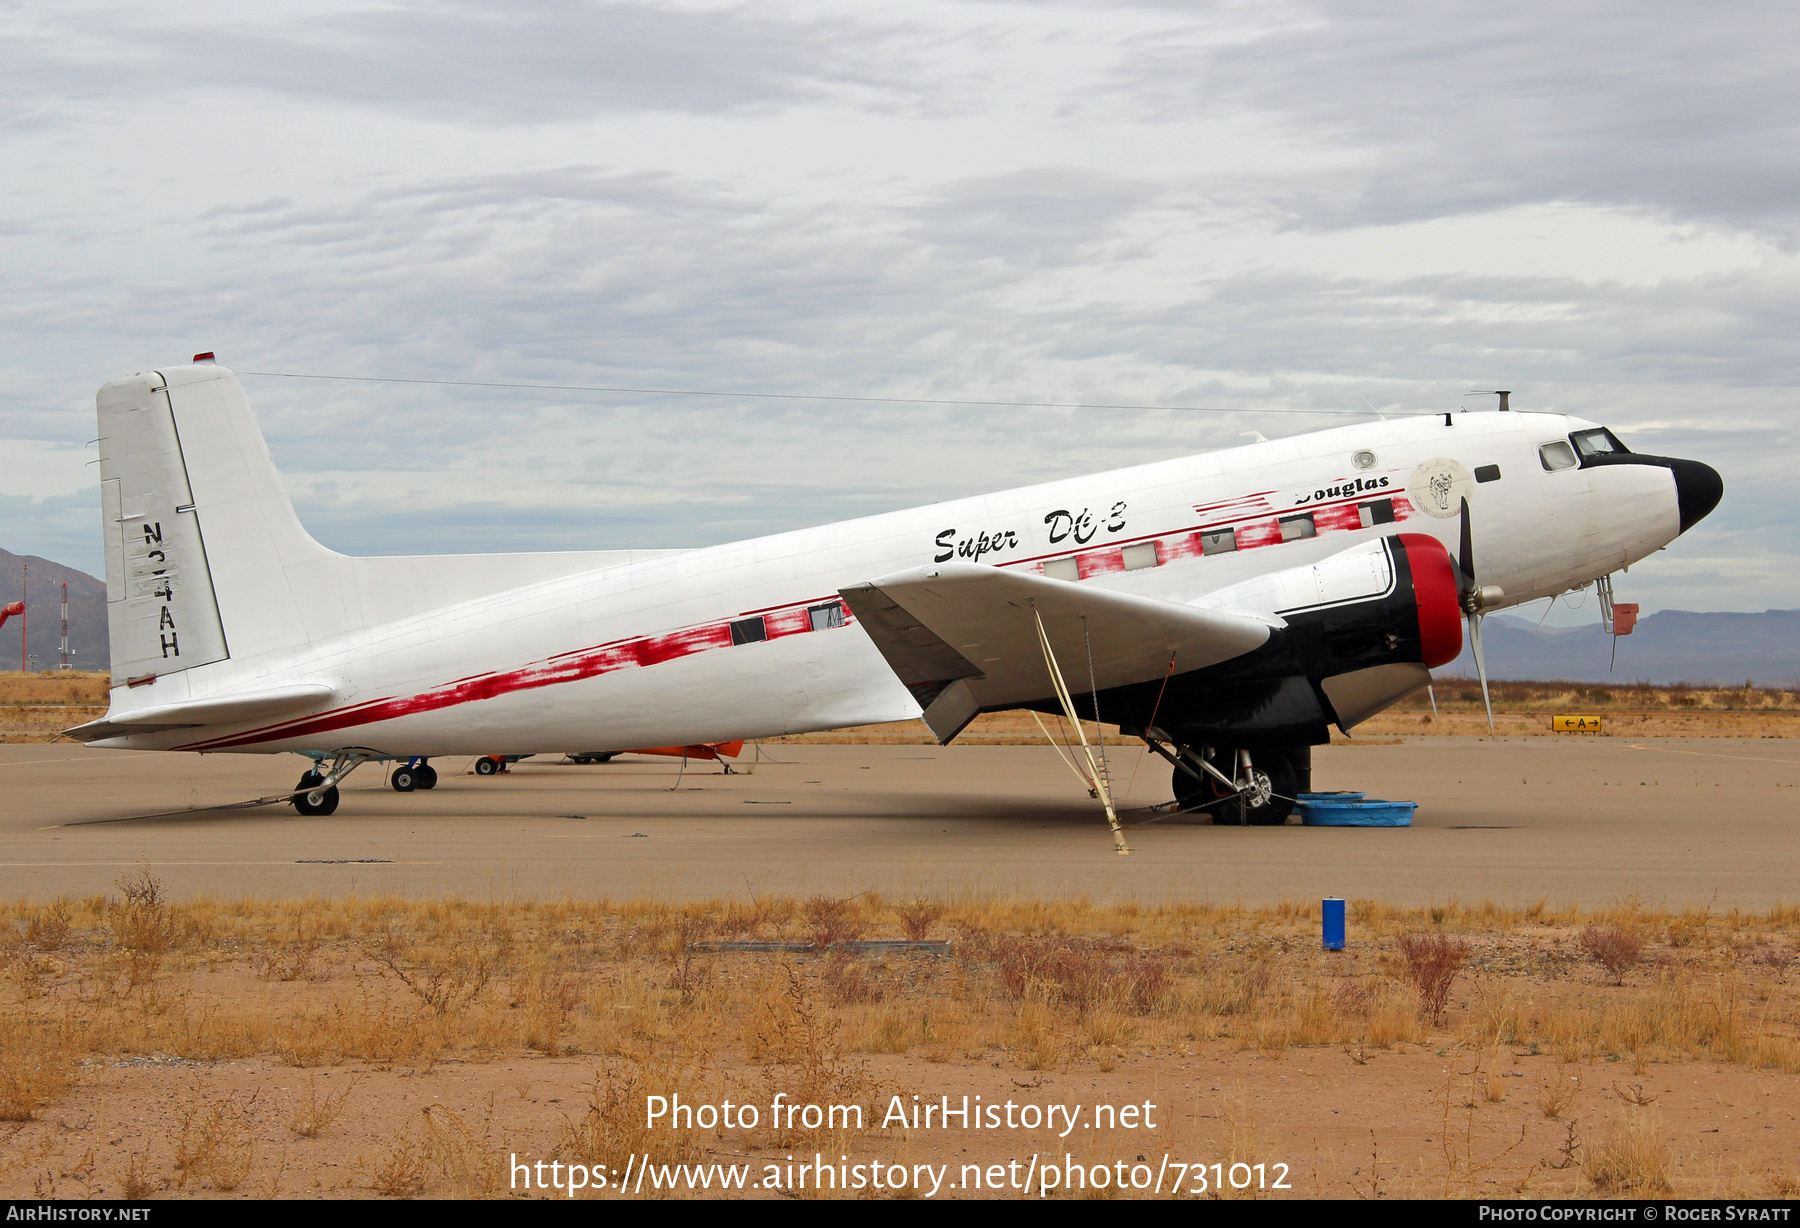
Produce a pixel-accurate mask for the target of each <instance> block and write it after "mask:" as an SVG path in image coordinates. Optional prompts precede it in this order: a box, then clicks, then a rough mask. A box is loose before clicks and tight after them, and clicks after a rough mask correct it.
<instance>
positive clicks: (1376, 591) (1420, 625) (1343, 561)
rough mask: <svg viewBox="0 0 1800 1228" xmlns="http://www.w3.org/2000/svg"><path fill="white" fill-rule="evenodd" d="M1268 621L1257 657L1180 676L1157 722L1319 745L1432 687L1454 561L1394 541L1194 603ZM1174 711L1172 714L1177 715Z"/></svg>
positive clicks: (1401, 537) (1448, 622) (1200, 732)
mask: <svg viewBox="0 0 1800 1228" xmlns="http://www.w3.org/2000/svg"><path fill="white" fill-rule="evenodd" d="M1194 604H1195V605H1197V606H1200V607H1203V608H1206V609H1225V610H1238V611H1243V612H1246V613H1256V614H1260V615H1265V616H1267V615H1273V616H1275V617H1277V618H1279V619H1280V620H1281V622H1282V623H1283V624H1284V625H1283V626H1282V628H1281V629H1280V630H1279V631H1278V632H1277V633H1276V634H1275V635H1273V636H1271V637H1270V640H1269V643H1268V644H1267V645H1265V646H1264V647H1263V648H1262V649H1259V650H1258V651H1256V652H1254V653H1250V654H1248V655H1247V656H1245V657H1241V658H1238V659H1237V660H1234V661H1229V662H1225V663H1223V664H1221V665H1218V666H1214V667H1212V668H1210V669H1206V670H1199V671H1196V672H1195V673H1193V674H1189V675H1185V676H1183V678H1182V679H1180V680H1179V681H1180V683H1181V685H1180V686H1178V687H1175V688H1172V693H1171V694H1169V695H1168V696H1167V701H1172V702H1169V703H1168V706H1166V707H1165V708H1164V709H1163V715H1161V716H1159V717H1158V718H1157V722H1156V723H1157V724H1159V725H1162V726H1164V727H1169V726H1170V725H1171V724H1172V723H1179V724H1180V726H1181V728H1182V730H1183V731H1184V740H1190V741H1194V742H1206V743H1208V744H1213V743H1224V744H1228V745H1246V746H1248V745H1256V744H1259V743H1261V744H1269V745H1280V744H1293V743H1300V742H1313V743H1317V742H1323V741H1325V740H1326V737H1327V726H1328V725H1332V724H1335V725H1337V726H1338V727H1340V728H1342V729H1349V728H1351V727H1352V726H1354V725H1357V724H1360V723H1361V722H1362V721H1365V720H1367V719H1368V718H1369V717H1371V716H1373V715H1374V714H1375V713H1377V712H1380V711H1381V710H1382V709H1384V708H1387V707H1389V706H1391V705H1392V704H1394V703H1396V702H1398V701H1399V700H1401V699H1404V698H1405V697H1406V696H1408V695H1411V694H1413V693H1415V692H1417V691H1419V690H1421V689H1422V688H1424V687H1425V686H1427V685H1428V684H1429V683H1430V682H1431V670H1432V668H1433V667H1435V666H1440V665H1447V664H1449V663H1450V662H1451V661H1454V660H1455V659H1456V656H1457V654H1458V653H1460V652H1461V651H1462V607H1461V602H1460V599H1459V591H1458V583H1457V570H1456V564H1455V562H1454V561H1453V560H1452V559H1451V557H1450V553H1449V551H1447V550H1446V549H1444V546H1443V543H1441V542H1439V541H1438V540H1437V539H1436V538H1435V537H1430V536H1428V535H1426V534H1422V533H1398V534H1393V535H1390V536H1388V537H1384V538H1381V539H1379V540H1377V541H1372V542H1365V543H1363V544H1361V545H1358V546H1352V547H1351V548H1350V549H1348V550H1345V551H1342V552H1340V553H1338V554H1334V555H1332V556H1331V557H1330V558H1326V559H1322V560H1320V561H1319V562H1317V563H1313V564H1310V565H1308V566H1305V567H1291V568H1288V569H1286V570H1284V571H1278V572H1271V573H1269V574H1267V575H1262V576H1257V577H1255V578H1254V579H1251V580H1246V581H1244V582H1243V583H1242V584H1235V585H1232V586H1231V587H1230V588H1226V589H1221V590H1220V591H1218V592H1216V593H1211V594H1208V595H1207V596H1206V597H1205V598H1203V599H1202V600H1200V601H1197V602H1195V603H1194ZM1176 714H1179V715H1176Z"/></svg>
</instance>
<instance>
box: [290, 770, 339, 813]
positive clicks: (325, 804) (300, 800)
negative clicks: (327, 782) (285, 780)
mask: <svg viewBox="0 0 1800 1228" xmlns="http://www.w3.org/2000/svg"><path fill="white" fill-rule="evenodd" d="M324 779H325V778H324V777H323V776H321V775H319V773H317V772H308V773H307V774H306V775H304V776H302V777H301V778H300V783H299V784H297V785H295V786H294V788H295V790H296V792H295V794H294V797H293V799H292V800H293V803H294V809H295V810H297V811H299V812H300V813H301V814H304V815H307V816H313V815H328V814H331V813H332V812H333V811H335V810H336V809H337V808H338V791H337V786H336V785H332V786H331V788H329V789H327V790H325V794H324V796H323V797H321V798H320V799H319V804H318V805H316V806H315V805H313V804H312V802H310V801H308V800H307V797H306V794H305V793H301V792H298V790H301V789H305V790H308V791H310V790H313V789H316V788H318V786H319V782H320V781H322V780H324Z"/></svg>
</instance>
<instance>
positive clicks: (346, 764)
mask: <svg viewBox="0 0 1800 1228" xmlns="http://www.w3.org/2000/svg"><path fill="white" fill-rule="evenodd" d="M202 357H203V358H204V359H206V361H197V362H196V363H195V364H194V365H192V366H180V367H171V368H167V369H164V370H158V371H148V372H143V373H140V374H137V375H133V376H129V377H127V378H124V379H120V380H115V381H113V382H111V383H109V384H107V385H106V386H105V387H103V388H102V389H101V390H100V393H99V428H100V429H99V433H100V436H101V444H100V447H101V461H100V470H101V474H100V476H101V491H102V504H103V508H104V512H103V529H104V532H105V534H106V582H107V597H108V602H109V605H108V609H109V614H110V633H111V639H112V662H113V666H112V668H113V675H114V677H113V689H112V695H111V706H110V709H109V710H108V712H107V715H106V716H105V718H104V719H102V720H98V721H95V722H93V723H91V724H87V725H83V726H81V727H79V728H77V729H74V730H72V731H71V733H72V734H73V735H74V736H75V737H77V738H80V739H81V740H83V741H85V742H88V743H90V744H92V745H95V746H103V747H121V748H130V749H134V750H171V751H199V752H233V753H250V754H270V753H277V752H286V751H292V752H297V753H300V754H302V755H307V756H309V757H311V758H312V759H313V761H314V767H313V768H312V769H311V770H309V771H308V772H307V773H306V774H305V775H304V776H302V778H301V779H300V782H299V783H298V784H297V785H296V786H295V793H294V796H293V803H294V805H295V806H296V807H297V808H298V809H299V810H300V811H301V812H302V813H308V814H329V813H331V812H332V810H333V809H334V808H335V807H336V806H337V803H338V793H337V788H336V786H337V785H338V783H339V782H340V781H342V780H343V779H344V777H345V776H346V775H347V774H348V773H349V772H350V771H352V770H354V769H355V768H356V767H357V766H358V765H359V764H362V763H366V762H369V761H371V760H389V759H404V760H418V761H423V760H424V759H427V758H429V757H431V756H439V755H451V754H458V755H463V754H467V755H489V754H495V753H518V754H525V753H530V752H534V751H541V750H544V749H546V748H557V747H581V748H583V750H584V751H589V752H605V751H611V750H621V751H622V750H627V749H629V748H633V747H646V746H651V747H657V746H674V747H682V746H694V745H700V744H708V743H710V744H718V743H724V742H729V741H737V740H741V739H753V738H762V737H770V736H775V735H779V734H790V733H804V732H809V731H814V730H826V729H834V728H839V727H843V726H849V725H864V724H871V723H874V722H880V721H895V720H902V719H908V718H922V719H923V720H924V722H925V724H926V725H927V726H928V727H929V728H930V729H931V731H932V733H933V734H935V735H936V737H937V738H938V740H939V741H940V742H943V743H949V742H951V741H952V740H953V739H954V738H955V737H956V736H957V734H958V733H959V732H960V731H961V730H962V729H963V728H964V727H965V726H966V725H967V724H968V723H969V721H971V720H972V719H973V718H974V717H975V716H976V715H977V714H978V713H981V712H987V711H995V710H1001V709H1016V708H1029V709H1033V710H1036V711H1040V712H1049V713H1061V714H1063V715H1065V716H1074V715H1079V716H1080V717H1083V718H1089V719H1093V718H1096V717H1097V718H1098V719H1099V720H1100V721H1103V722H1105V723H1107V724H1110V725H1117V726H1118V727H1119V728H1120V729H1121V730H1123V731H1124V732H1126V733H1127V734H1130V735H1134V736H1138V737H1141V738H1143V739H1144V741H1145V742H1146V743H1147V744H1148V745H1149V746H1150V747H1151V748H1152V749H1154V750H1156V751H1157V752H1158V753H1159V754H1161V755H1163V756H1164V757H1166V758H1167V759H1169V760H1170V762H1171V763H1172V764H1173V765H1174V768H1173V771H1174V781H1175V792H1176V795H1177V797H1178V798H1179V799H1180V800H1181V801H1182V802H1183V804H1184V805H1186V806H1188V807H1190V808H1207V809H1210V810H1212V811H1213V812H1214V814H1215V815H1216V816H1219V817H1221V818H1231V819H1236V820H1238V821H1249V822H1279V821H1281V819H1282V818H1284V817H1285V816H1286V814H1287V812H1288V810H1289V808H1290V807H1291V804H1292V803H1291V800H1289V799H1291V798H1292V797H1293V796H1294V794H1295V793H1296V792H1298V791H1300V789H1301V788H1303V787H1304V786H1305V784H1306V778H1307V776H1308V775H1309V771H1310V769H1309V765H1310V747H1312V746H1314V745H1318V744H1321V743H1323V742H1325V741H1327V739H1328V732H1329V729H1330V728H1331V727H1332V726H1334V725H1335V726H1338V727H1340V728H1343V729H1346V730H1348V729H1350V728H1352V727H1354V726H1355V725H1357V724H1358V723H1360V722H1362V721H1364V720H1366V719H1368V718H1369V717H1370V716H1372V715H1374V714H1375V713H1377V712H1379V711H1381V710H1382V709H1384V708H1386V707H1388V706H1390V705H1392V704H1394V703H1395V702H1397V701H1399V700H1400V699H1402V698H1404V697H1406V696H1408V695H1410V694H1413V693H1414V692H1416V691H1418V690H1419V689H1421V688H1422V687H1424V686H1425V685H1426V684H1427V683H1428V682H1429V681H1430V678H1431V674H1430V670H1431V668H1432V667H1434V666H1438V665H1442V664H1445V663H1447V662H1449V661H1451V660H1452V659H1454V658H1455V657H1456V655H1457V653H1458V652H1459V651H1460V649H1461V646H1462V634H1463V625H1464V620H1465V619H1466V620H1467V622H1468V626H1469V628H1470V631H1471V633H1472V634H1475V635H1477V636H1478V634H1479V628H1480V619H1481V617H1482V615H1483V614H1485V613H1487V612H1489V611H1492V610H1495V609H1502V608H1505V607H1508V606H1512V605H1517V604H1519V603H1521V602H1527V601H1533V600H1537V599H1539V598H1543V597H1549V596H1552V595H1554V594H1558V593H1562V592H1566V591H1568V590H1570V589H1571V588H1574V587H1578V586H1582V585H1584V584H1586V583H1588V582H1590V581H1593V580H1596V579H1599V578H1603V577H1609V576H1610V575H1611V574H1612V573H1614V572H1616V571H1619V570H1620V569H1621V568H1625V567H1627V566H1629V565H1630V564H1631V563H1633V562H1635V561H1637V560H1639V559H1642V558H1644V557H1645V556H1647V555H1649V554H1651V553H1652V552H1654V551H1656V550H1659V549H1661V548H1663V547H1664V546H1665V545H1667V544H1668V543H1670V542H1671V541H1673V540H1674V539H1675V538H1676V537H1677V536H1679V535H1680V534H1681V533H1683V532H1684V531H1686V530H1687V529H1688V528H1690V527H1691V526H1692V525H1693V524H1694V523H1695V522H1696V521H1698V520H1699V519H1700V518H1701V517H1703V516H1705V515H1706V514H1707V513H1708V512H1710V511H1711V510H1712V509H1713V507H1714V506H1715V505H1716V504H1717V503H1718V501H1719V498H1720V496H1721V493H1722V490H1723V486H1722V483H1721V481H1720V478H1719V475H1718V474H1717V473H1715V472H1714V471H1713V470H1712V469H1711V468H1709V467H1708V466H1706V465H1704V464H1701V463H1700V462H1697V461H1691V460H1678V459H1671V458H1665V457H1656V456H1645V455H1640V454H1638V453H1634V452H1631V451H1630V450H1629V449H1627V448H1626V446H1625V445H1624V443H1623V442H1621V441H1620V440H1619V439H1618V438H1617V437H1616V436H1614V435H1613V434H1612V432H1610V431H1609V430H1607V429H1606V428H1605V427H1604V426H1602V425H1600V424H1598V423H1594V422H1588V421H1583V420H1581V419H1578V418H1572V417H1568V416H1566V415H1562V414H1542V413H1522V412H1512V411H1510V410H1508V411H1506V412H1492V413H1454V414H1449V413H1446V414H1436V415H1431V416H1421V417H1411V418H1404V419H1399V420H1392V421H1380V422H1371V423H1367V424H1363V425H1357V426H1348V427H1340V428H1336V429H1332V430H1324V431H1318V432H1315V433H1311V434H1306V435H1300V436H1296V437H1293V438H1289V439H1282V440H1276V441H1272V442H1258V443H1254V444H1251V445H1249V446H1245V447H1237V448H1230V449H1227V450H1223V451H1218V452H1210V453H1206V454H1203V455H1199V456H1191V457H1184V458H1181V459H1177V460H1167V461H1160V462H1156V463H1153V464H1147V465H1141V466H1137V467H1135V468H1129V469H1120V470H1115V471H1113V472H1109V473H1098V474H1093V475H1090V476H1086V477H1078V478H1069V479H1064V480H1059V481H1054V482H1048V483H1044V484H1042V485H1036V486H1027V487H1021V488H1018V489H1014V490H1007V491H1001V492H999V493H996V494H991V495H986V496H982V497H977V498H969V499H958V500H953V501H950V502H947V503H939V504H935V505H932V506H929V507H921V508H915V509H911V510H907V511H899V512H891V513H887V514H883V515H878V516H869V517H864V518H862V519H858V520H849V521H844V522H841V523H837V524H828V525H823V526H820V527H818V528H812V529H801V530H797V531H794V532H790V533H780V534H775V535H772V536H768V537H761V538H756V539H753V540H749V541H740V542H732V543H728V544H725V545H720V546H712V547H708V548H705V549H697V550H684V551H669V550H610V551H591V552H579V553H558V554H517V555H468V556H453V557H443V556H429V557H407V558H354V557H348V556H345V555H341V554H337V553H335V552H333V551H330V550H327V549H325V548H324V547H323V546H321V545H319V544H318V543H317V542H315V541H314V540H313V539H312V538H311V537H310V536H309V535H308V534H307V532H306V530H305V529H304V528H302V527H301V525H300V522H299V521H298V520H297V519H296V518H295V515H294V511H293V508H292V506H291V505H290V504H289V502H288V499H287V497H286V496H285V495H284V494H283V493H282V489H281V484H280V481H279V479H278V478H277V475H276V472H275V469H274V466H273V464H272V462H271V461H270V458H269V453H268V449H267V447H266V446H265V444H264V442H263V437H262V435H261V433H260V431H259V430H258V429H257V426H256V423H255V421H254V420H253V418H252V417H251V414H250V409H249V406H248V404H247V403H246V401H245V398H244V393H243V390H242V388H241V386H240V385H239V383H238V380H237V378H236V377H235V376H234V375H233V374H232V373H231V372H230V371H229V370H227V369H225V368H224V367H221V366H217V365H215V364H213V363H212V362H211V361H210V358H211V356H210V355H206V356H202ZM1477 647H1479V644H1478V642H1477ZM1096 783H1097V785H1098V786H1099V788H1100V790H1101V791H1102V792H1104V786H1105V782H1104V780H1099V781H1097V782H1096ZM1109 812H1110V803H1109ZM1116 830H1117V828H1116V824H1115V832H1116Z"/></svg>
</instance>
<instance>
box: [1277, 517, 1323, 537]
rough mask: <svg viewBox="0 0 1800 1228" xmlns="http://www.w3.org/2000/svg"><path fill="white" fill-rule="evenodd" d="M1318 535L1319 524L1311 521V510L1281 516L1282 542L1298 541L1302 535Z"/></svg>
mask: <svg viewBox="0 0 1800 1228" xmlns="http://www.w3.org/2000/svg"><path fill="white" fill-rule="evenodd" d="M1318 535H1319V526H1318V525H1316V524H1314V523H1313V518H1312V513H1311V512H1303V513H1301V514H1300V515H1298V516H1283V517H1282V518H1281V540H1282V541H1284V542H1291V541H1299V540H1300V539H1301V538H1302V537H1317V536H1318Z"/></svg>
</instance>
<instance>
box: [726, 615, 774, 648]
mask: <svg viewBox="0 0 1800 1228" xmlns="http://www.w3.org/2000/svg"><path fill="white" fill-rule="evenodd" d="M768 638H769V628H768V625H767V624H765V623H764V622H763V620H762V616H761V615H758V616H757V617H755V618H740V619H738V620H737V621H736V622H734V623H732V624H731V642H732V643H733V644H754V643H756V642H757V641H758V640H766V639H768Z"/></svg>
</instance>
